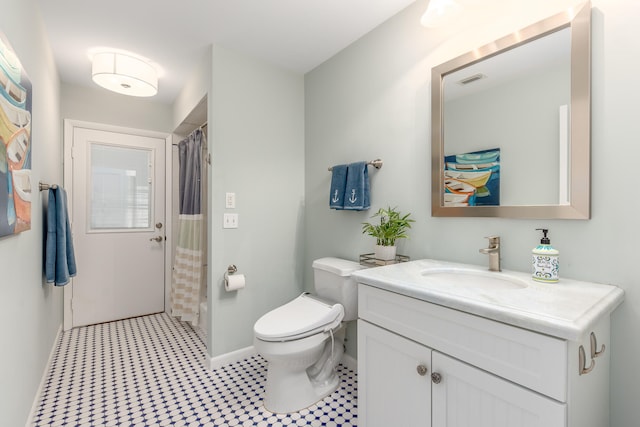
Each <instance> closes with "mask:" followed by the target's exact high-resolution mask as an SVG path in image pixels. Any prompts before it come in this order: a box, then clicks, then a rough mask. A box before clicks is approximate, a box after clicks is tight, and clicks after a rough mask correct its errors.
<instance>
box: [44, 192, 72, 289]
mask: <svg viewBox="0 0 640 427" xmlns="http://www.w3.org/2000/svg"><path fill="white" fill-rule="evenodd" d="M44 270H45V276H46V279H47V283H55V285H56V286H64V285H66V284H67V283H69V279H70V278H71V277H73V276H75V275H76V258H75V253H74V251H73V238H72V236H71V227H70V226H69V215H68V212H67V193H66V192H65V191H64V189H63V188H62V187H58V188H55V189H53V188H52V189H50V190H49V206H48V208H47V241H46V247H45V267H44Z"/></svg>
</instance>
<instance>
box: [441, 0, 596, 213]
mask: <svg viewBox="0 0 640 427" xmlns="http://www.w3.org/2000/svg"><path fill="white" fill-rule="evenodd" d="M563 28H570V32H571V107H570V112H571V113H570V118H571V119H570V155H571V160H570V168H571V181H570V190H569V191H570V204H568V205H524V206H465V207H454V206H444V138H443V125H442V124H443V119H444V118H443V108H444V105H443V103H444V101H443V100H444V96H443V85H444V77H445V76H446V75H447V74H450V73H452V72H454V71H457V70H459V69H461V68H464V67H466V66H469V65H471V64H474V63H476V62H478V61H481V60H483V59H486V58H489V57H491V56H495V55H497V54H499V53H501V52H504V51H507V50H510V49H513V48H515V47H517V46H520V45H522V44H525V43H527V42H530V41H533V40H535V39H538V38H540V37H544V36H545V35H548V34H551V33H553V32H555V31H559V30H561V29H563ZM590 163H591V2H586V3H584V4H581V5H579V6H577V7H575V8H571V9H569V10H567V11H565V12H561V13H558V14H556V15H553V16H551V17H549V18H547V19H544V20H542V21H540V22H537V23H535V24H533V25H530V26H528V27H526V28H524V29H523V30H520V31H517V32H515V33H512V34H510V35H508V36H505V37H503V38H501V39H498V40H496V41H495V42H493V43H489V44H487V45H484V46H482V47H480V48H478V49H474V50H473V51H471V52H468V53H466V54H464V55H461V56H459V57H457V58H454V59H452V60H450V61H447V62H445V63H444V64H441V65H439V66H437V67H434V68H433V69H432V70H431V171H432V177H431V215H432V216H434V217H500V218H531V219H589V217H590V191H591V177H590V169H591V167H590Z"/></svg>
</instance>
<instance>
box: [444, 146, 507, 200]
mask: <svg viewBox="0 0 640 427" xmlns="http://www.w3.org/2000/svg"><path fill="white" fill-rule="evenodd" d="M444 165H445V167H444V187H445V188H444V190H445V194H444V205H445V206H500V149H499V148H492V149H489V150H482V151H473V152H470V153H462V154H453V155H451V156H445V158H444Z"/></svg>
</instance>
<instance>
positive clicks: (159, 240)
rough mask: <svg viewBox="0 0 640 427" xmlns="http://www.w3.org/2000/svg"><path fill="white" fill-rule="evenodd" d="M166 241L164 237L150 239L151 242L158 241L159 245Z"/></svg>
mask: <svg viewBox="0 0 640 427" xmlns="http://www.w3.org/2000/svg"><path fill="white" fill-rule="evenodd" d="M163 240H164V239H163V237H162V236H156V237H152V238H150V239H149V241H150V242H153V241H156V242H158V243H160V242H162V241H163Z"/></svg>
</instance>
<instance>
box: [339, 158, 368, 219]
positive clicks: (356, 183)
mask: <svg viewBox="0 0 640 427" xmlns="http://www.w3.org/2000/svg"><path fill="white" fill-rule="evenodd" d="M369 199H370V188H369V170H368V168H367V162H356V163H351V164H350V165H349V166H348V167H347V186H346V189H345V192H344V208H345V209H348V210H354V211H364V210H367V209H369V207H370V202H369Z"/></svg>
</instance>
